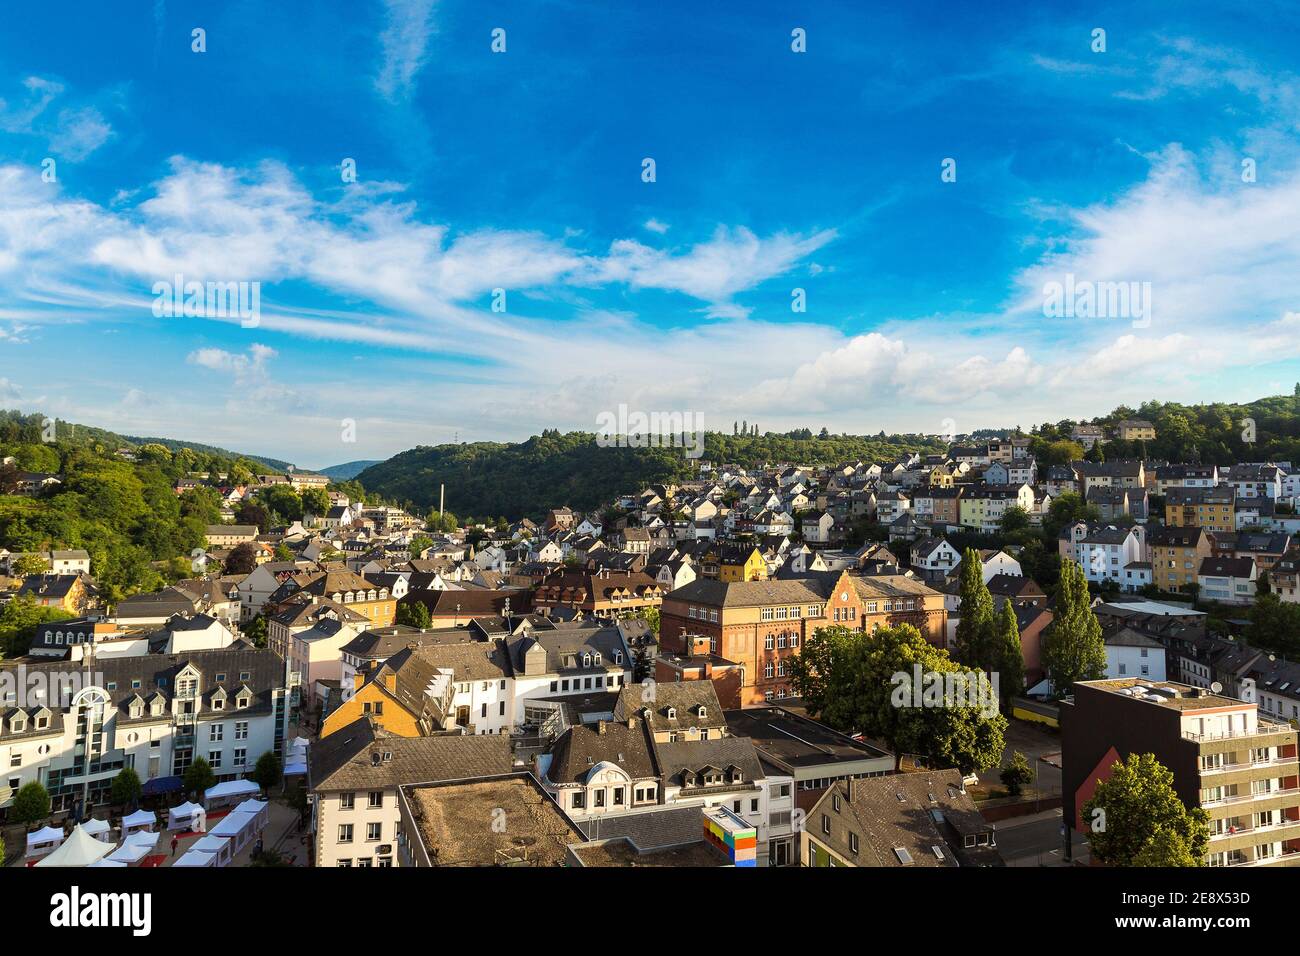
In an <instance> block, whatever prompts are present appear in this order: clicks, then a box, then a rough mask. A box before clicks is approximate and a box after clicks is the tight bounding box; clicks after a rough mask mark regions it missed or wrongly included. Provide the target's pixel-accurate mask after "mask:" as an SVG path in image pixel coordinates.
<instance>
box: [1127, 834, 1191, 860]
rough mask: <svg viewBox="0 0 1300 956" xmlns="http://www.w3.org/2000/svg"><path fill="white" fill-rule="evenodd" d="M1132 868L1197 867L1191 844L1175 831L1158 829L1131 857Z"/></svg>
mask: <svg viewBox="0 0 1300 956" xmlns="http://www.w3.org/2000/svg"><path fill="white" fill-rule="evenodd" d="M1133 865H1134V866H1155V867H1171V866H1199V865H1200V864H1199V863H1197V862H1196V857H1195V856H1194V855H1193V854H1192V847H1191V844H1190V843H1189V842H1188V840H1187V838H1186V837H1184V836H1183V835H1182V834H1181V833H1179V832H1178V831H1177V830H1171V829H1170V828H1169V827H1159V828H1157V829H1156V830H1154V831H1152V833H1151V837H1150V839H1148V840H1147V842H1146V843H1145V844H1143V846H1142V849H1140V850H1138V852H1137V855H1136V856H1134V857H1133Z"/></svg>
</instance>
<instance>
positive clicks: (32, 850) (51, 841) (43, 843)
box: [27, 827, 64, 857]
mask: <svg viewBox="0 0 1300 956" xmlns="http://www.w3.org/2000/svg"><path fill="white" fill-rule="evenodd" d="M63 839H64V836H63V828H62V827H42V828H41V829H39V830H37V831H36V832H35V833H29V834H27V856H29V857H32V856H44V855H45V854H47V853H50V852H53V850H54V849H55V848H56V847H58V845H59V844H60V843H62V842H63Z"/></svg>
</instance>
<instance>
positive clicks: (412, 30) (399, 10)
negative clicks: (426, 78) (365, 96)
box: [375, 0, 436, 100]
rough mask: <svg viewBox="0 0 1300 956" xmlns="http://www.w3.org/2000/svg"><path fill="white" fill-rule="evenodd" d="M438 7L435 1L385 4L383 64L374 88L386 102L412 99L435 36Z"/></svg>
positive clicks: (390, 1) (403, 0) (393, 0)
mask: <svg viewBox="0 0 1300 956" xmlns="http://www.w3.org/2000/svg"><path fill="white" fill-rule="evenodd" d="M435 5H436V4H435V0H384V19H385V26H384V30H383V33H381V34H380V36H379V45H380V47H381V50H382V54H383V60H382V63H381V64H380V67H379V75H378V76H377V77H375V88H376V89H377V90H379V92H380V93H382V94H383V95H384V96H385V97H386V98H387V99H390V100H397V99H406V98H407V97H409V96H410V95H411V91H412V88H413V86H414V84H415V77H416V76H417V75H418V74H419V72H420V69H421V68H422V67H423V66H424V61H425V57H426V56H427V50H428V45H429V38H430V37H431V36H432V35H433V31H434V23H433V9H434V7H435Z"/></svg>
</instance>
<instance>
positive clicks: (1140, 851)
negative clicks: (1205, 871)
mask: <svg viewBox="0 0 1300 956" xmlns="http://www.w3.org/2000/svg"><path fill="white" fill-rule="evenodd" d="M1209 819H1210V816H1209V814H1208V813H1206V812H1205V811H1204V810H1203V809H1201V808H1200V807H1193V808H1192V809H1191V810H1188V809H1187V807H1186V806H1185V805H1184V804H1183V801H1182V800H1181V799H1179V797H1178V793H1177V791H1175V790H1174V775H1173V773H1172V772H1171V771H1170V770H1169V769H1168V768H1167V767H1165V766H1164V765H1162V764H1161V763H1160V761H1158V760H1156V757H1155V754H1137V753H1133V754H1129V756H1128V758H1127V759H1126V760H1122V761H1119V762H1117V763H1115V764H1114V765H1113V766H1112V767H1111V775H1110V778H1109V779H1108V780H1103V781H1101V782H1100V783H1098V784H1097V789H1096V790H1095V791H1094V792H1093V795H1092V799H1091V800H1089V801H1088V802H1087V803H1086V804H1085V805H1084V808H1083V823H1084V825H1085V826H1087V827H1088V828H1089V829H1090V831H1091V832H1090V834H1089V837H1088V843H1089V846H1090V848H1091V851H1092V855H1093V857H1094V858H1095V859H1097V860H1098V861H1100V862H1102V863H1106V864H1108V865H1110V866H1144V865H1151V864H1150V863H1148V862H1144V861H1151V860H1162V861H1164V860H1168V861H1171V862H1169V863H1160V864H1159V865H1171V866H1204V865H1205V854H1206V852H1207V849H1208V847H1209V843H1210V828H1209ZM1178 860H1182V861H1183V862H1181V863H1180V862H1176V861H1178Z"/></svg>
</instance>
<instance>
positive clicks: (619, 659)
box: [614, 651, 623, 664]
mask: <svg viewBox="0 0 1300 956" xmlns="http://www.w3.org/2000/svg"><path fill="white" fill-rule="evenodd" d="M614 663H615V664H622V663H623V652H622V651H615V652H614Z"/></svg>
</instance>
